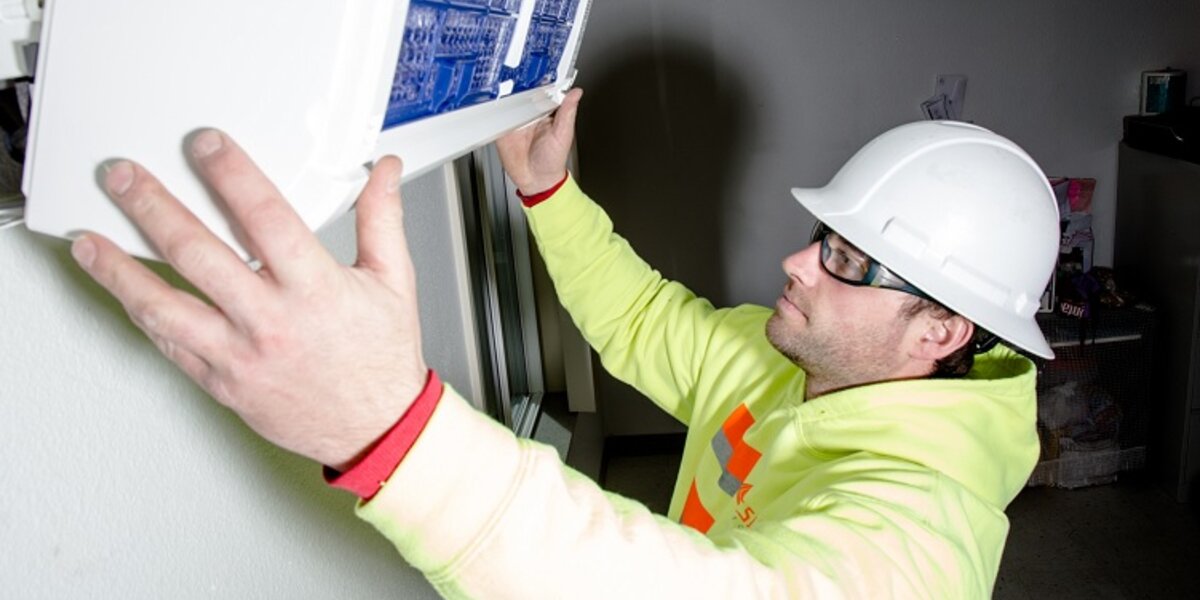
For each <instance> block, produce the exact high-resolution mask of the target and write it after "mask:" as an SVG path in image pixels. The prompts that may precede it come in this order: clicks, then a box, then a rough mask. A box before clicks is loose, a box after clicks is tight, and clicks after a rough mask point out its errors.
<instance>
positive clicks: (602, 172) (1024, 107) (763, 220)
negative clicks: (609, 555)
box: [579, 0, 1200, 433]
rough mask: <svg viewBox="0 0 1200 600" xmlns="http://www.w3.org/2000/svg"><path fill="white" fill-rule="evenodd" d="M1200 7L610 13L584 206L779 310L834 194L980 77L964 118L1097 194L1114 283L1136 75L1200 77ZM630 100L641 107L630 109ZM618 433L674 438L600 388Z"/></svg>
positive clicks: (688, 278) (668, 5)
mask: <svg viewBox="0 0 1200 600" xmlns="http://www.w3.org/2000/svg"><path fill="white" fill-rule="evenodd" d="M1197 31H1200V2H1196V1H1195V0H1157V1H1155V2H1134V1H1131V0H1092V1H1086V2H1085V1H1082V0H1012V1H1009V2H980V1H961V0H910V1H908V2H895V1H893V0H841V1H838V2H830V1H817V0H739V1H737V2H731V1H724V0H607V1H605V2H598V3H596V5H595V6H594V7H593V9H592V14H591V19H590V21H589V23H588V32H587V38H586V40H585V44H584V46H583V50H582V53H581V56H580V61H579V70H580V79H579V83H580V85H581V86H582V87H583V88H585V90H586V92H587V94H586V95H585V98H584V105H583V107H582V109H581V113H580V119H581V122H580V136H579V137H580V139H579V155H580V161H581V165H582V169H583V170H582V183H583V185H584V188H585V189H587V190H588V191H589V192H590V193H592V194H593V195H594V196H595V197H597V198H598V199H599V200H600V202H601V203H602V204H604V205H605V206H606V207H607V208H609V210H610V211H611V213H612V215H613V218H614V220H615V221H616V223H617V227H618V231H620V232H622V233H623V234H625V235H626V236H627V237H629V238H630V240H631V242H632V243H633V245H634V247H635V248H637V249H638V250H639V251H641V252H642V253H643V254H644V255H645V256H646V257H647V258H648V259H649V260H650V261H651V262H652V264H654V265H655V266H657V267H659V268H660V269H662V270H663V271H664V273H666V274H667V275H668V276H670V277H675V278H678V279H680V280H682V281H684V282H685V283H687V284H689V285H691V286H692V287H693V288H694V289H696V290H697V291H698V292H700V293H701V294H702V295H705V296H708V297H710V298H711V299H713V300H714V301H715V302H717V303H718V304H734V303H740V302H755V303H770V302H772V301H773V300H774V298H775V297H777V295H778V293H779V290H780V289H781V287H782V284H783V275H782V272H781V271H780V269H779V266H778V265H779V260H780V259H781V258H782V257H783V256H785V255H786V254H788V253H790V252H792V251H794V250H795V249H797V248H798V247H799V246H801V245H803V244H804V243H805V242H806V241H807V236H808V232H809V231H810V228H811V225H812V222H813V221H812V219H811V218H810V217H809V216H808V214H807V213H806V212H805V211H804V210H803V209H801V208H800V207H798V206H797V205H795V204H794V201H792V200H791V198H790V196H789V194H788V189H789V188H791V187H793V186H802V187H803V186H820V185H823V184H824V183H825V182H826V181H828V179H829V178H830V177H831V176H832V175H833V174H834V172H835V171H836V170H837V168H838V167H839V166H840V165H841V164H842V163H843V162H844V161H845V160H846V159H847V158H849V157H850V155H851V154H852V153H853V152H854V151H855V150H856V149H858V148H859V147H860V146H861V145H862V144H864V143H865V142H866V141H868V140H869V139H870V138H872V137H873V136H875V135H876V134H878V133H880V132H882V131H883V130H885V129H887V128H890V127H892V126H894V125H897V124H900V123H902V122H906V121H912V120H917V119H920V118H921V114H920V112H919V109H918V106H919V103H920V102H921V101H922V100H924V99H926V98H928V97H929V96H930V95H931V93H932V91H933V78H934V75H936V74H938V73H960V74H965V75H967V76H968V77H969V83H968V86H967V95H966V111H965V115H964V116H965V118H966V119H968V120H972V121H974V122H976V123H978V124H980V125H983V126H986V127H989V128H992V129H994V130H995V131H997V132H999V133H1001V134H1004V135H1006V136H1008V137H1010V138H1012V139H1013V140H1015V141H1016V142H1017V143H1019V144H1021V145H1022V146H1024V147H1025V149H1026V150H1027V151H1029V152H1030V154H1032V155H1033V157H1034V158H1035V159H1036V160H1037V161H1038V162H1039V163H1040V164H1041V165H1042V166H1043V168H1044V169H1045V170H1046V171H1047V172H1048V173H1050V174H1056V175H1066V176H1072V177H1094V178H1096V179H1097V180H1098V185H1097V188H1096V196H1095V199H1094V213H1095V217H1094V218H1095V233H1096V238H1097V239H1096V254H1095V256H1096V261H1097V263H1098V264H1111V259H1112V249H1113V231H1114V221H1113V219H1114V215H1115V201H1116V200H1115V199H1116V165H1117V144H1118V142H1119V140H1120V138H1121V117H1122V116H1124V115H1126V114H1132V113H1135V112H1136V111H1137V104H1138V85H1139V76H1140V73H1141V72H1142V71H1144V70H1148V69H1154V68H1161V67H1164V66H1167V65H1170V66H1174V67H1178V68H1184V69H1188V70H1190V71H1191V75H1192V78H1193V82H1192V85H1191V94H1192V95H1200V83H1197V81H1198V80H1200V35H1197ZM630 90H636V91H637V93H631V91H630ZM600 393H601V397H602V399H603V401H605V402H606V409H605V411H606V416H605V423H606V426H608V428H609V432H610V433H643V432H649V431H658V430H663V429H669V428H670V425H669V424H667V423H666V422H665V421H663V420H661V419H659V418H658V417H657V416H654V415H652V414H648V413H645V412H641V411H638V410H634V409H631V408H630V406H632V404H633V403H635V402H636V401H635V400H633V399H632V393H631V392H630V391H629V390H627V389H626V388H624V387H623V386H620V385H617V384H614V383H612V382H601V384H600Z"/></svg>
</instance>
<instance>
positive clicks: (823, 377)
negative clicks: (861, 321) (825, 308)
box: [766, 312, 900, 389]
mask: <svg viewBox="0 0 1200 600" xmlns="http://www.w3.org/2000/svg"><path fill="white" fill-rule="evenodd" d="M805 314H806V315H809V320H808V321H807V322H806V323H804V326H803V327H802V328H792V327H789V324H788V322H787V321H786V320H785V319H784V317H783V316H782V315H780V314H779V313H778V312H776V313H775V314H773V315H771V317H770V319H768V320H767V324H766V335H767V340H768V341H770V343H771V345H772V346H774V347H775V349H776V350H778V351H779V353H780V354H783V355H784V356H785V357H787V358H788V360H790V361H792V362H793V363H795V364H796V365H797V366H799V367H800V368H801V369H804V372H805V374H806V376H807V378H808V380H809V382H810V384H814V385H815V386H816V387H818V388H821V389H842V388H846V387H852V386H855V385H861V384H863V383H868V382H873V381H881V380H884V379H886V378H887V377H888V375H889V373H890V372H891V371H890V370H891V368H892V365H890V364H889V362H890V361H889V359H891V358H892V357H891V356H890V353H889V350H890V349H892V348H895V347H896V345H897V344H898V341H899V337H898V336H899V335H900V330H898V329H897V330H892V331H855V330H847V331H831V330H826V329H824V328H822V327H821V325H820V323H819V322H818V323H814V322H813V320H812V318H811V313H810V312H805Z"/></svg>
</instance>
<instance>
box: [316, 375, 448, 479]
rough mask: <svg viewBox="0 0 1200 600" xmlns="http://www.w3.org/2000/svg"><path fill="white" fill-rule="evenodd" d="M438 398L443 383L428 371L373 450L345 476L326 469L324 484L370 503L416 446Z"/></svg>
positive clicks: (440, 395)
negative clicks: (400, 413)
mask: <svg viewBox="0 0 1200 600" xmlns="http://www.w3.org/2000/svg"><path fill="white" fill-rule="evenodd" d="M441 397H442V381H441V380H440V379H438V376H437V373H435V372H434V371H433V369H430V370H429V377H428V379H426V380H425V388H424V389H422V390H421V393H420V394H418V395H417V399H416V400H415V401H414V402H413V403H412V404H411V405H410V406H409V407H408V410H407V411H405V412H404V415H403V416H401V417H400V420H399V421H396V424H395V425H393V426H392V428H391V429H389V430H388V432H387V433H385V434H384V435H383V438H381V439H380V440H379V442H378V443H377V444H375V447H374V448H372V449H371V451H370V452H368V453H367V455H366V456H365V457H363V459H362V460H360V461H358V463H356V464H355V465H354V466H353V467H350V469H349V470H348V471H346V472H345V473H338V472H337V471H335V470H333V469H332V468H330V467H325V481H326V482H327V483H328V484H329V485H332V486H333V487H336V488H341V489H343V490H347V491H350V492H353V493H354V494H355V495H357V496H358V497H360V498H362V499H364V500H370V499H371V498H372V497H374V496H375V494H376V493H378V492H379V489H380V488H382V487H383V484H384V483H386V482H387V479H388V477H391V476H392V472H394V471H395V470H396V467H398V466H400V461H402V460H404V456H405V455H407V454H408V451H409V450H411V449H412V447H413V444H416V443H417V438H419V437H420V436H421V432H422V431H424V430H425V425H426V424H427V423H429V418H430V417H432V416H433V409H435V408H437V405H438V400H440V399H441Z"/></svg>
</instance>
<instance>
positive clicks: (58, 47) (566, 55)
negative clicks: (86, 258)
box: [0, 0, 590, 257]
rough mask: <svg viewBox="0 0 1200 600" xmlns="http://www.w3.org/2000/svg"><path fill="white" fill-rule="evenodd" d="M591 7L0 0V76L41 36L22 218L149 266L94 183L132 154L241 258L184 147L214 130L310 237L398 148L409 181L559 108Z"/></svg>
mask: <svg viewBox="0 0 1200 600" xmlns="http://www.w3.org/2000/svg"><path fill="white" fill-rule="evenodd" d="M9 5H11V6H9ZM589 7H590V0H354V1H352V2H347V1H345V0H306V1H301V2H296V1H285V0H254V1H253V2H247V1H245V0H204V1H188V2H162V1H161V0H50V1H48V2H45V6H44V7H43V6H41V3H40V2H39V1H38V0H7V1H4V0H0V35H4V36H6V37H7V39H6V40H5V41H7V42H8V43H7V44H6V45H5V48H6V49H7V51H10V52H11V53H12V54H13V56H6V57H3V58H0V69H5V68H7V69H9V70H10V71H11V70H12V69H13V68H14V66H13V65H20V64H21V59H22V56H21V54H27V53H28V52H26V51H27V50H28V49H30V48H32V46H30V45H29V44H23V43H22V42H34V41H36V42H37V44H36V48H37V59H36V69H35V70H32V73H30V74H32V75H33V85H32V86H31V87H32V93H31V101H30V105H31V114H30V116H29V137H28V146H27V152H26V162H25V172H24V182H23V186H22V188H23V191H24V193H25V195H26V197H27V202H28V205H27V209H26V222H27V225H28V226H29V228H30V229H33V230H35V231H39V232H43V233H47V234H51V235H56V236H61V237H70V236H71V235H72V233H73V232H76V231H80V230H90V231H96V232H99V233H101V234H104V235H106V236H108V237H110V238H112V239H113V240H115V241H116V242H117V243H118V244H120V245H121V246H122V247H124V248H125V249H126V250H128V251H130V252H132V253H134V254H138V255H141V256H147V257H153V256H155V253H154V251H153V249H151V248H150V247H149V246H148V245H147V243H146V242H145V240H144V239H143V238H142V237H141V236H140V235H139V234H138V232H137V231H136V229H135V228H134V227H133V225H132V224H131V223H130V222H129V221H128V220H127V219H126V218H125V217H124V216H123V215H122V214H121V213H120V211H119V210H118V209H117V208H116V207H115V206H114V205H113V204H112V203H111V202H110V201H109V200H108V199H107V198H106V197H105V195H104V193H103V191H102V189H101V187H100V185H99V183H98V175H99V172H100V170H101V169H102V166H103V165H104V164H105V163H106V162H107V161H110V160H112V159H115V158H131V159H135V160H137V161H139V162H141V163H142V164H144V165H145V166H146V167H147V168H149V169H150V170H151V171H152V172H153V173H155V174H156V175H157V176H158V177H159V178H160V179H162V180H163V182H164V183H165V184H166V185H167V187H168V188H169V189H170V190H172V191H173V192H174V193H175V194H176V195H177V196H178V197H180V198H181V199H182V200H183V201H184V202H185V204H187V205H188V207H189V208H190V209H191V210H192V211H193V212H194V213H196V215H197V216H198V217H199V218H200V219H201V220H202V221H204V222H205V223H206V224H207V225H208V226H209V227H210V228H212V229H213V230H214V231H215V232H216V233H217V234H218V235H219V236H221V237H222V238H223V239H225V240H226V241H227V242H228V243H229V244H230V245H231V246H233V247H234V248H236V249H238V250H239V251H241V252H242V253H243V255H245V251H244V249H243V248H242V247H241V245H240V244H239V243H238V242H237V240H236V238H235V236H234V235H233V232H232V230H231V227H230V225H229V223H228V222H227V220H226V219H225V217H224V216H223V214H222V210H221V207H220V203H219V201H218V200H217V199H215V198H212V197H211V196H210V193H209V192H208V190H207V189H206V188H205V186H204V185H203V183H202V181H201V180H200V179H199V178H198V177H197V176H196V174H195V173H194V172H193V170H192V169H191V167H190V165H189V162H188V159H187V153H186V151H185V149H184V142H185V139H186V138H187V137H188V135H189V134H190V133H191V132H194V131H196V130H197V129H200V128H203V127H217V128H220V129H222V130H224V131H226V132H228V133H229V134H230V135H231V136H232V137H233V138H235V139H236V140H237V141H238V142H239V143H240V144H241V145H242V146H243V147H245V148H246V150H247V151H248V152H249V154H250V155H251V156H252V157H253V158H254V159H255V160H256V161H257V162H258V164H259V166H260V167H261V168H262V169H263V170H264V172H265V173H266V174H267V175H268V177H270V178H271V180H272V181H273V182H274V183H275V185H276V186H277V187H279V189H280V190H281V191H282V192H283V194H284V196H285V197H287V198H288V199H289V201H290V202H291V203H292V204H293V206H294V207H295V209H296V210H297V212H298V213H299V214H300V216H301V217H302V218H303V219H304V221H305V223H307V224H308V225H309V226H310V227H311V228H313V229H314V230H315V229H318V228H320V227H321V226H322V225H324V224H326V223H328V222H330V221H332V220H333V219H334V218H335V217H337V216H338V215H340V214H342V213H344V212H345V211H346V210H348V209H349V207H350V206H351V204H352V203H353V201H354V198H355V196H356V194H357V192H358V190H359V189H360V188H361V186H362V184H363V183H364V182H365V180H366V175H367V168H366V165H368V164H369V163H371V162H373V161H374V160H375V159H377V158H378V157H380V156H382V155H384V154H396V155H398V156H400V157H401V158H402V159H404V161H405V173H406V179H407V178H412V177H414V176H416V175H419V174H421V173H422V172H424V171H427V170H429V169H430V168H432V167H434V166H436V165H438V164H441V163H443V162H444V161H446V160H447V159H450V158H453V157H455V156H458V155H461V154H463V153H466V152H468V151H470V150H471V149H473V148H475V147H478V146H480V145H482V144H485V143H487V142H489V141H491V140H493V139H495V138H497V137H499V136H500V135H502V134H504V133H505V132H507V131H510V130H512V129H514V128H516V127H519V126H521V125H523V124H525V123H528V122H530V121H532V120H535V119H537V118H539V117H541V116H543V115H545V114H547V113H549V112H551V111H552V110H554V109H555V108H556V107H557V106H558V104H559V103H560V102H561V100H562V95H563V92H564V91H565V90H566V89H567V88H568V87H569V86H570V85H571V82H572V80H573V78H574V70H573V69H574V63H575V57H576V52H577V50H578V47H579V40H580V37H581V35H582V32H583V29H584V25H585V23H586V19H587V13H588V9H589ZM10 59H11V60H10ZM17 74H18V75H19V74H20V73H17Z"/></svg>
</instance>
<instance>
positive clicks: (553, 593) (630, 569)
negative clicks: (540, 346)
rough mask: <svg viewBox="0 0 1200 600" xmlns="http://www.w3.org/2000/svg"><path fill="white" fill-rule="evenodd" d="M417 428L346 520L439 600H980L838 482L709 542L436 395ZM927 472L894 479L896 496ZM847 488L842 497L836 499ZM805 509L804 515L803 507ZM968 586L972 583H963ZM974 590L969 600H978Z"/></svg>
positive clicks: (940, 551)
mask: <svg viewBox="0 0 1200 600" xmlns="http://www.w3.org/2000/svg"><path fill="white" fill-rule="evenodd" d="M444 394H445V395H444V396H443V398H442V399H441V401H440V403H439V404H438V407H437V409H436V410H435V412H434V414H433V417H432V418H431V419H430V421H429V424H428V425H427V427H426V429H425V431H424V432H423V433H422V434H421V437H420V438H419V439H418V440H417V442H416V444H415V445H414V446H413V448H412V450H411V452H410V453H409V455H408V456H407V457H406V458H405V460H404V462H403V463H401V465H400V466H399V468H398V469H397V470H396V471H395V472H394V473H392V474H391V476H390V478H389V479H388V481H386V482H384V484H383V487H382V489H381V490H380V491H379V493H378V494H376V495H375V496H374V498H373V499H371V500H370V501H369V502H365V503H361V504H360V505H359V508H358V512H359V515H360V516H361V517H362V518H363V519H365V520H367V521H368V522H370V523H372V524H373V525H374V526H375V527H376V528H377V529H378V530H379V531H380V532H381V533H383V534H384V535H385V536H386V537H387V538H388V539H389V540H390V541H391V542H392V543H393V544H394V545H395V547H396V548H397V549H398V550H399V552H400V554H401V555H402V556H403V557H404V558H405V559H406V560H407V561H408V562H409V563H410V564H411V565H412V566H414V567H415V568H417V569H419V570H421V571H422V572H423V573H424V574H425V576H426V577H427V578H428V579H429V581H430V582H431V584H432V585H433V586H434V587H435V589H437V590H438V592H439V593H441V594H442V595H443V596H445V597H447V598H521V599H530V598H641V597H662V598H809V597H819V598H890V597H905V598H911V597H945V598H951V597H953V598H973V597H986V594H987V593H988V592H990V585H985V584H982V583H981V582H984V581H986V577H982V578H979V577H975V575H978V573H973V572H972V570H971V569H970V565H969V564H966V563H964V561H962V560H961V556H962V554H961V553H960V552H958V551H957V550H958V547H957V546H956V544H954V543H951V542H950V541H949V539H948V538H946V537H945V536H944V535H942V534H940V533H939V532H938V531H937V530H936V528H930V527H929V526H928V525H927V524H926V523H925V522H923V521H924V520H923V519H919V518H916V517H914V513H913V511H911V510H909V509H908V508H907V507H906V506H905V504H906V502H904V501H906V500H913V497H911V496H906V497H898V498H896V502H892V503H877V502H875V501H867V502H866V503H865V504H864V503H862V502H860V500H861V498H860V497H859V494H858V492H859V491H861V490H857V489H855V488H856V486H858V485H869V486H873V487H876V489H875V490H873V491H880V490H878V489H877V488H878V486H880V485H886V484H885V483H883V482H881V478H880V476H879V473H880V470H879V469H878V468H875V467H877V466H878V465H873V466H872V468H871V469H869V471H870V473H871V478H870V479H869V480H864V482H862V483H861V484H855V483H853V482H850V483H849V484H847V482H846V480H845V478H844V477H841V476H836V470H835V471H833V472H831V473H830V474H831V475H834V476H835V477H834V478H835V479H837V480H839V481H841V482H842V483H841V484H840V485H836V486H834V488H837V489H834V490H833V491H831V493H830V494H826V495H823V496H822V497H821V498H819V499H817V500H814V501H805V502H798V503H787V504H788V506H786V507H781V508H780V510H782V511H783V512H782V513H780V514H777V515H775V516H774V517H773V518H770V519H767V518H764V519H762V520H761V521H760V523H759V524H758V525H756V526H755V528H753V529H736V530H734V531H732V532H730V533H728V534H726V535H723V536H720V539H717V540H713V539H709V538H707V537H705V536H703V535H701V534H700V533H699V532H697V531H694V530H692V529H690V528H687V527H684V526H682V525H680V524H678V523H674V522H672V521H669V520H667V519H665V518H663V517H661V516H657V515H654V514H652V513H651V512H650V511H649V510H647V509H646V508H645V507H644V506H642V505H641V504H638V503H636V502H634V501H632V500H629V499H626V498H622V497H620V496H616V495H613V494H608V493H605V492H603V491H602V490H601V489H600V488H599V487H597V486H596V484H595V483H593V482H592V481H591V480H589V479H588V478H586V477H585V476H583V475H581V474H579V473H577V472H574V471H572V470H570V469H568V468H566V467H565V466H564V465H563V464H562V463H561V462H560V461H559V459H558V456H557V454H556V453H555V452H554V450H552V449H550V448H548V447H544V446H541V445H539V444H536V443H534V442H530V441H528V440H519V439H517V438H516V437H515V436H514V435H513V434H512V433H511V432H510V431H509V430H507V429H505V428H503V427H502V426H500V425H499V424H497V423H496V422H494V421H492V420H491V419H489V418H487V417H486V416H484V415H482V414H480V413H478V412H476V411H475V410H474V409H472V408H471V407H470V406H469V405H468V404H467V403H466V402H465V401H464V400H462V399H461V397H459V396H458V395H457V394H456V393H455V392H454V390H453V389H452V388H450V387H449V386H446V387H445V392H444ZM927 477H928V474H921V473H914V469H913V468H912V467H911V466H904V467H903V468H901V475H900V476H899V477H898V479H897V481H903V480H904V478H909V479H911V480H912V481H915V482H916V483H917V484H918V485H917V486H915V487H914V486H912V485H910V484H911V483H912V481H910V482H909V484H904V485H901V486H900V487H899V488H897V489H908V490H909V491H910V492H913V493H916V494H921V493H924V487H925V486H924V485H923V482H924V481H925V478H927ZM847 485H848V486H849V487H847ZM813 502H816V504H814V503H813ZM972 582H974V583H972ZM982 590H986V591H983V592H982V593H980V592H981V591H982Z"/></svg>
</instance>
